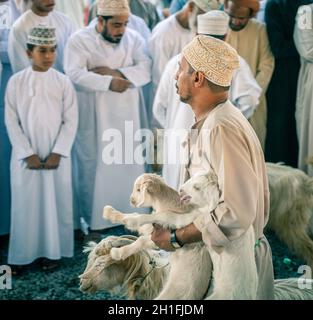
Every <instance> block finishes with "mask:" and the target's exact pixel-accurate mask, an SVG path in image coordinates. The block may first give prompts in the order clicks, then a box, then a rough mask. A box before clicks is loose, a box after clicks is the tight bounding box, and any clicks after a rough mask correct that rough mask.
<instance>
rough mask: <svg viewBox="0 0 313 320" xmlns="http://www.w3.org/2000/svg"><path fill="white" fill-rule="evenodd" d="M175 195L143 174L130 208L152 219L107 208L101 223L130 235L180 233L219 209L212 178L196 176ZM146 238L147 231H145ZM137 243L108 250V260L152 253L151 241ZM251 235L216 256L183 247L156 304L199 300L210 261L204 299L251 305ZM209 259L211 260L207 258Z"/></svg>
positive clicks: (173, 258) (253, 278)
mask: <svg viewBox="0 0 313 320" xmlns="http://www.w3.org/2000/svg"><path fill="white" fill-rule="evenodd" d="M181 195H182V199H181V200H182V201H180V196H179V194H178V192H177V191H175V190H174V189H172V188H170V187H169V186H167V185H166V184H165V183H164V181H163V180H162V179H161V178H160V177H159V176H157V175H154V174H144V175H142V176H140V177H139V178H138V179H137V180H136V182H135V186H134V190H133V193H132V196H131V202H132V204H134V205H135V206H137V207H150V206H151V207H152V208H153V209H154V213H152V214H138V213H132V214H123V213H121V212H119V211H116V210H114V209H113V208H112V207H105V208H104V213H103V215H104V217H105V218H107V219H110V220H111V221H113V222H121V223H124V224H125V225H126V226H127V227H128V228H129V229H131V230H138V228H140V227H141V226H142V225H146V224H152V223H157V224H160V225H162V226H163V227H165V228H169V229H176V228H181V227H184V226H186V225H188V224H190V223H192V222H193V221H195V219H205V216H206V215H208V214H210V213H211V212H212V211H213V210H214V209H215V208H216V207H217V205H218V202H219V196H220V190H219V188H218V183H217V177H216V175H215V174H214V173H213V172H208V173H205V174H199V175H196V176H194V177H193V178H192V179H190V180H189V181H187V182H186V183H185V184H184V185H183V186H182V188H181ZM149 231H150V234H151V231H152V226H151V227H150V230H149ZM150 234H149V235H145V236H142V237H139V238H138V240H137V241H135V242H134V243H132V244H131V245H130V246H124V247H122V248H112V250H111V256H112V258H113V259H116V260H119V259H126V258H128V257H129V256H130V255H133V254H135V253H137V252H139V251H141V250H142V249H147V248H151V247H152V246H153V245H154V243H153V242H152V241H151V235H150ZM254 243H255V239H254V232H253V229H252V227H250V228H249V229H248V230H247V231H246V232H245V233H244V234H243V235H242V236H241V237H240V238H239V239H236V240H235V241H232V242H230V245H229V246H228V247H226V248H224V250H223V251H222V252H221V253H217V252H216V251H214V250H213V249H211V248H209V250H208V249H207V248H206V247H205V246H204V245H203V243H202V242H201V243H200V242H199V243H195V244H188V245H185V246H184V247H183V248H181V249H178V250H176V251H175V252H173V253H172V254H171V269H170V274H169V277H168V281H167V282H166V284H165V286H164V288H163V290H162V292H161V293H160V295H159V296H158V297H157V299H202V298H203V297H204V295H205V293H206V290H207V289H208V287H209V280H210V279H209V276H210V273H211V271H212V264H211V259H212V261H213V278H214V284H213V285H212V286H211V287H210V291H209V294H210V296H209V299H210V298H212V299H255V298H256V292H257V279H258V278H257V270H256V265H255V258H254ZM210 256H211V257H210Z"/></svg>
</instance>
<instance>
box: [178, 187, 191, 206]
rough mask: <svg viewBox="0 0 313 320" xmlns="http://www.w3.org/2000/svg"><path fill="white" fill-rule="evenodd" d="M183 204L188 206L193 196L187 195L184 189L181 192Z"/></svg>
mask: <svg viewBox="0 0 313 320" xmlns="http://www.w3.org/2000/svg"><path fill="white" fill-rule="evenodd" d="M179 195H180V202H181V204H188V203H189V202H190V200H191V196H190V195H189V194H187V193H186V192H185V191H184V190H183V189H180V190H179Z"/></svg>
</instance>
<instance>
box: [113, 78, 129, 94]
mask: <svg viewBox="0 0 313 320" xmlns="http://www.w3.org/2000/svg"><path fill="white" fill-rule="evenodd" d="M131 85H132V83H131V82H130V81H128V80H125V79H122V78H117V77H113V79H112V81H111V83H110V87H109V89H110V90H111V91H114V92H119V93H122V92H124V91H126V90H127V89H128V88H129V87H130V86H131Z"/></svg>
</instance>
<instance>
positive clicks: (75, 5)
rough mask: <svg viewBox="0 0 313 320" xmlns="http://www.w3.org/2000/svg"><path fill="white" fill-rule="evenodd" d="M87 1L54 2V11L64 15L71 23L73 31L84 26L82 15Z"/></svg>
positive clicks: (61, 0)
mask: <svg viewBox="0 0 313 320" xmlns="http://www.w3.org/2000/svg"><path fill="white" fill-rule="evenodd" d="M86 5H87V0H56V3H55V10H57V11H60V12H62V13H64V14H65V15H66V16H68V17H69V19H70V20H71V21H72V23H73V26H74V28H75V30H78V29H81V28H83V27H84V26H85V23H84V19H85V17H84V14H85V8H86Z"/></svg>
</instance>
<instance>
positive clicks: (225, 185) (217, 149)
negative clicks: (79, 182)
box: [152, 35, 274, 299]
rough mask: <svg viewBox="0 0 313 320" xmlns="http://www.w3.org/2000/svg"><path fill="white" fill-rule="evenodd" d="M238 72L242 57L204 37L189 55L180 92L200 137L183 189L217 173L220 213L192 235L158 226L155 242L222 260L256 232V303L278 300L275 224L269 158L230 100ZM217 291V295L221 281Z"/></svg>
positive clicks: (180, 74)
mask: <svg viewBox="0 0 313 320" xmlns="http://www.w3.org/2000/svg"><path fill="white" fill-rule="evenodd" d="M238 66H239V59H238V55H237V53H236V51H235V50H234V49H233V48H232V47H231V46H230V45H228V44H227V43H226V42H224V41H220V40H218V39H215V38H212V37H208V36H203V35H200V36H197V37H196V38H195V39H194V40H193V41H192V42H191V43H190V44H189V45H188V46H186V47H185V48H184V49H183V52H182V59H181V61H180V67H179V70H178V71H177V74H176V81H177V89H178V94H179V96H180V97H181V100H182V101H184V102H186V103H188V104H189V105H190V107H191V108H192V110H193V112H194V114H195V117H196V123H195V125H194V126H193V129H195V130H196V132H197V135H196V139H190V140H189V143H188V140H187V141H186V148H185V149H186V155H187V157H188V159H189V162H188V163H187V164H186V167H185V168H184V171H183V172H182V177H183V179H182V183H184V182H185V181H187V180H188V179H189V178H191V177H193V176H195V175H196V174H198V173H200V172H203V171H204V172H207V171H209V170H210V171H213V172H214V173H215V175H216V176H217V179H218V186H219V189H220V201H219V203H218V205H217V207H216V208H215V210H213V211H212V212H207V214H206V215H204V216H199V218H197V219H196V220H195V221H194V223H192V224H190V225H188V226H186V227H183V228H180V229H177V230H168V229H163V228H162V227H160V226H157V225H156V226H155V228H154V232H153V233H152V240H153V241H154V242H155V243H156V245H157V246H158V247H159V248H161V249H164V250H167V251H174V250H176V248H177V247H179V246H183V245H185V244H188V243H193V242H198V241H203V242H204V244H205V245H206V246H207V247H210V249H211V250H214V251H216V253H220V252H221V251H222V250H227V247H228V246H229V245H230V243H231V242H232V241H234V240H236V239H238V238H239V237H241V236H242V235H243V234H244V233H245V232H246V231H247V230H248V229H249V228H251V227H252V228H253V230H254V234H255V239H256V243H255V246H254V252H255V262H256V266H257V272H258V278H259V279H258V280H259V281H258V290H257V299H274V273H273V265H272V255H271V248H270V245H269V243H268V241H267V239H266V237H265V236H264V234H263V230H264V227H265V225H266V223H267V221H268V216H269V186H268V179H267V173H266V166H265V161H264V155H263V152H262V148H261V145H260V142H259V140H258V138H257V136H256V134H255V132H254V130H253V129H252V127H251V125H250V124H249V122H248V121H247V119H245V117H244V116H243V115H242V113H241V112H240V111H239V110H238V109H237V108H235V107H234V106H233V105H232V103H231V102H230V101H229V100H228V89H229V86H230V85H231V80H232V76H233V71H234V70H235V69H236V68H238ZM188 145H189V148H188ZM174 245H175V246H174ZM251 249H252V248H251ZM178 250H179V249H178ZM180 276H181V277H182V278H183V277H184V275H183V274H182V275H180ZM210 276H211V274H208V277H210ZM238 285H240V284H238ZM210 286H213V288H214V277H213V279H212V281H211V284H210ZM213 290H214V289H213ZM213 292H214V291H213Z"/></svg>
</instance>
